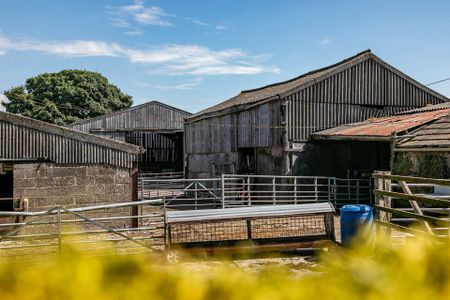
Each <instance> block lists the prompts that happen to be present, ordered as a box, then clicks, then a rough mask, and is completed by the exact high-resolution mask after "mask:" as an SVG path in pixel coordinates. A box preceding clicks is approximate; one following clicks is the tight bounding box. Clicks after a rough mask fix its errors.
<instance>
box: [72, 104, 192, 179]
mask: <svg viewBox="0 0 450 300" xmlns="http://www.w3.org/2000/svg"><path fill="white" fill-rule="evenodd" d="M189 115H190V113H188V112H186V111H183V110H181V109H178V108H175V107H172V106H169V105H166V104H163V103H161V102H158V101H151V102H148V103H145V104H141V105H138V106H134V107H131V108H128V109H125V110H121V111H118V112H114V113H111V114H106V115H103V116H99V117H96V118H92V119H88V120H83V121H81V122H78V123H74V124H72V125H71V128H72V129H75V130H79V131H83V132H87V133H92V134H95V135H98V136H101V137H106V138H110V139H114V140H118V141H122V142H126V143H130V144H133V145H137V146H140V147H142V148H144V149H145V150H146V151H145V153H143V154H141V155H139V157H138V167H139V169H140V170H143V171H149V172H155V173H159V172H179V171H183V160H184V159H183V155H184V154H183V148H184V142H183V122H184V118H185V117H187V116H189Z"/></svg>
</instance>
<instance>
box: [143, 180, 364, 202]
mask: <svg viewBox="0 0 450 300" xmlns="http://www.w3.org/2000/svg"><path fill="white" fill-rule="evenodd" d="M139 197H140V199H144V200H145V199H152V198H162V199H163V201H164V206H165V207H168V208H179V209H203V208H228V207H236V206H251V205H280V204H299V203H307V202H331V203H333V204H334V205H335V206H337V207H339V206H342V205H343V204H349V203H368V204H371V203H372V200H373V197H372V181H371V180H368V179H340V178H335V177H320V176H274V175H237V174H223V175H222V176H221V177H220V178H211V179H143V180H141V182H140V188H139Z"/></svg>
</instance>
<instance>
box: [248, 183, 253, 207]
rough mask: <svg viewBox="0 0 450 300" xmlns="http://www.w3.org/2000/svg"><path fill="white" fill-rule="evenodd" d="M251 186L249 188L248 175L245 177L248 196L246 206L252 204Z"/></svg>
mask: <svg viewBox="0 0 450 300" xmlns="http://www.w3.org/2000/svg"><path fill="white" fill-rule="evenodd" d="M250 193H251V188H250V176H248V177H247V198H248V206H252V197H251V195H250Z"/></svg>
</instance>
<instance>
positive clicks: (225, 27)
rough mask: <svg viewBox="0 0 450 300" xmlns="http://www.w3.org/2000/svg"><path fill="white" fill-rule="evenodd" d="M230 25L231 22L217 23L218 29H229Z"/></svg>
mask: <svg viewBox="0 0 450 300" xmlns="http://www.w3.org/2000/svg"><path fill="white" fill-rule="evenodd" d="M229 27H230V23H229V22H225V21H223V22H220V23H219V24H217V25H216V29H217V30H227V29H228V28H229Z"/></svg>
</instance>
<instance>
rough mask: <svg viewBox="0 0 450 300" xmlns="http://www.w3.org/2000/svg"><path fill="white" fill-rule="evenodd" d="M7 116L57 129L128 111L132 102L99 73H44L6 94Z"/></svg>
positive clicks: (79, 71)
mask: <svg viewBox="0 0 450 300" xmlns="http://www.w3.org/2000/svg"><path fill="white" fill-rule="evenodd" d="M5 95H6V97H8V99H9V103H3V105H4V106H5V107H6V111H7V112H11V113H16V114H21V115H23V116H27V117H31V118H34V119H38V120H42V121H45V122H49V123H54V124H58V125H65V124H70V123H73V122H77V121H80V120H83V119H87V118H92V117H96V116H100V115H103V114H105V113H110V112H113V111H117V110H120V109H124V108H128V107H130V106H131V104H132V98H131V96H129V95H126V94H124V93H122V92H121V91H120V89H119V88H118V87H116V86H115V85H112V84H110V83H109V82H108V79H106V78H105V77H103V76H102V75H101V74H100V73H96V72H90V71H83V70H63V71H61V72H57V73H44V74H41V75H38V76H35V77H32V78H29V79H27V80H26V82H25V84H24V85H21V86H17V87H13V88H11V89H9V90H7V91H5Z"/></svg>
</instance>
